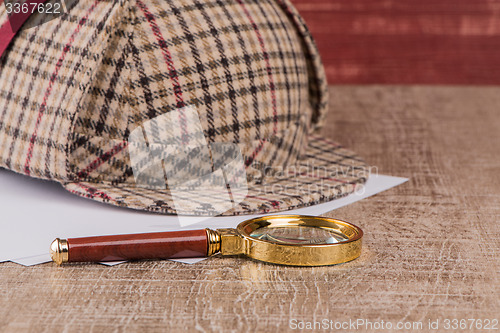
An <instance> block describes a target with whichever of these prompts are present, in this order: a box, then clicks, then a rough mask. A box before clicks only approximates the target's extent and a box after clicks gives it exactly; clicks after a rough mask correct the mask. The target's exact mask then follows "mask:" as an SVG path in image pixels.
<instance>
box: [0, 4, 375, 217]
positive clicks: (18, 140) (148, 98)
mask: <svg viewBox="0 0 500 333" xmlns="http://www.w3.org/2000/svg"><path fill="white" fill-rule="evenodd" d="M7 20H8V17H7V13H6V9H5V7H4V6H1V8H0V24H2V23H3V22H6V21H7ZM36 20H41V18H40V15H38V14H36V15H33V16H32V17H30V18H29V20H28V22H27V23H31V24H30V26H34V27H33V28H30V29H24V30H21V31H20V32H18V33H17V35H16V36H15V38H14V39H13V40H12V42H11V43H10V45H9V46H8V48H7V49H6V51H5V52H4V54H3V55H2V58H1V59H0V167H3V168H7V169H10V170H13V171H15V172H18V173H22V174H25V175H28V176H31V177H36V178H44V179H51V180H55V181H58V182H60V183H62V184H63V186H64V187H65V188H66V189H67V190H68V191H70V192H72V193H74V194H77V195H79V196H82V197H85V198H89V199H93V200H96V201H100V202H104V203H108V204H112V205H116V206H122V207H128V208H133V209H139V210H146V211H152V212H158V213H165V214H176V213H177V214H183V215H204V213H203V209H200V207H202V208H203V207H204V204H205V203H204V197H206V196H207V194H206V192H203V193H197V191H196V189H195V190H193V191H191V192H190V193H189V195H187V196H186V197H185V198H183V199H184V205H182V207H181V208H179V207H176V205H175V202H174V201H175V200H174V198H173V194H172V191H171V190H170V189H169V188H168V186H167V187H166V188H165V187H164V188H148V187H144V186H139V185H138V184H137V174H134V168H133V165H132V161H131V156H130V155H131V150H130V137H131V135H132V134H133V133H134V131H135V130H137V129H138V128H144V126H146V125H145V124H147V123H148V122H149V121H152V120H154V119H157V118H158V117H161V116H163V115H168V114H170V113H171V112H174V111H176V110H179V109H181V110H182V109H185V108H191V109H192V110H196V112H197V113H198V115H199V124H201V130H202V132H203V134H204V137H205V139H206V142H207V143H208V144H216V143H232V144H235V145H237V146H238V147H239V149H240V154H241V158H242V160H243V161H244V168H245V172H246V179H247V181H248V187H247V188H246V190H245V196H244V197H243V198H241V200H238V201H237V202H236V203H235V204H234V205H233V207H231V209H228V210H227V211H224V212H222V214H223V215H236V214H259V213H269V212H276V211H285V210H289V209H294V208H300V207H304V206H308V205H312V204H317V203H321V202H326V201H330V200H333V199H336V198H339V197H342V196H345V195H347V194H349V193H351V192H353V191H354V190H355V189H356V187H357V186H358V185H360V184H363V183H364V182H365V180H366V177H367V166H366V164H365V162H363V160H362V159H360V158H359V157H358V156H356V154H354V153H353V152H351V151H349V150H346V149H344V148H342V147H341V146H340V145H339V144H337V143H334V142H331V141H328V140H325V139H323V138H321V137H319V136H315V135H314V134H313V133H314V131H316V130H318V129H319V128H320V126H321V124H322V121H323V119H324V115H325V112H326V110H327V103H328V96H327V83H326V79H325V74H324V69H323V66H322V64H321V60H320V57H319V55H318V51H317V49H316V46H315V44H314V41H313V39H312V37H311V35H310V33H309V31H308V29H307V27H306V26H305V24H304V22H303V20H302V18H301V17H300V16H299V14H298V13H297V11H296V9H295V8H294V7H293V6H292V5H291V3H290V2H289V1H288V0H120V1H117V0H108V1H105V0H90V1H83V0H81V1H67V13H65V14H63V15H61V16H60V17H58V18H56V19H53V20H50V21H47V22H46V23H44V24H39V25H36V24H33V22H32V21H36ZM35 23H36V22H35ZM181 127H182V126H181ZM183 130H185V129H182V128H179V129H178V132H179V133H177V134H179V136H182V135H184V134H182V133H183ZM174 132H175V131H174ZM176 156H177V162H176V168H175V169H176V170H177V171H179V172H181V171H182V170H184V169H186V168H188V167H189V165H190V156H189V154H187V155H186V156H184V157H183V158H181V157H178V155H176ZM167 178H168V177H167ZM167 181H168V179H167ZM210 196H211V197H212V198H217V197H218V193H217V192H215V191H214V193H213V194H212V195H210Z"/></svg>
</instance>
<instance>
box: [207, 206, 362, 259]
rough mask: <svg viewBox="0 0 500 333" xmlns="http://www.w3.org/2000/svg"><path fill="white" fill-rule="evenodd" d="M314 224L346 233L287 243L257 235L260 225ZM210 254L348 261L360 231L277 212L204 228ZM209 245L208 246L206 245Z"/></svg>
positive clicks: (358, 248)
mask: <svg viewBox="0 0 500 333" xmlns="http://www.w3.org/2000/svg"><path fill="white" fill-rule="evenodd" d="M263 227H267V228H277V227H316V228H321V229H326V230H328V231H330V232H333V233H336V234H338V235H342V236H345V237H347V240H345V241H340V242H338V243H334V244H288V243H275V242H270V241H267V240H262V239H257V238H254V237H252V236H250V235H251V233H252V232H254V231H255V230H258V229H260V228H263ZM207 233H208V234H209V239H210V238H211V239H212V241H210V240H209V249H210V252H211V253H210V254H213V253H215V252H219V251H220V253H221V254H222V255H246V256H248V257H250V258H252V259H256V260H259V261H265V262H270V263H274V264H281V265H291V266H326V265H335V264H340V263H344V262H347V261H351V260H354V259H356V258H357V257H359V256H360V255H361V240H362V238H363V231H362V230H361V229H360V228H358V227H357V226H355V225H353V224H351V223H348V222H345V221H340V220H336V219H332V218H328V217H317V216H303V215H280V216H265V217H259V218H256V219H252V220H248V221H245V222H242V223H241V224H240V225H238V227H237V228H236V229H218V230H217V231H216V232H214V231H213V230H207ZM210 247H211V248H210Z"/></svg>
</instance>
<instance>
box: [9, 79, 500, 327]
mask: <svg viewBox="0 0 500 333" xmlns="http://www.w3.org/2000/svg"><path fill="white" fill-rule="evenodd" d="M499 108H500V88H497V87H482V88H467V87H422V86H406V87H401V86H370V87H355V86H344V87H333V88H332V89H331V109H332V112H331V113H330V114H329V116H328V119H327V121H326V124H327V125H326V127H325V128H324V132H323V133H324V135H325V136H327V137H329V138H332V139H335V140H338V141H340V142H342V143H343V144H345V145H347V146H348V147H349V148H352V149H353V150H355V151H356V152H358V153H359V154H360V155H361V156H364V157H365V158H366V160H367V161H368V162H369V163H370V164H371V165H375V166H377V167H378V170H379V172H380V173H383V174H390V175H395V176H403V177H409V178H410V182H408V183H406V184H404V185H402V186H399V187H396V188H394V189H391V190H389V191H387V192H384V193H381V194H378V195H377V196H374V197H372V198H368V199H366V200H363V201H360V202H358V203H356V204H353V205H350V206H347V207H344V208H342V209H339V210H336V211H334V212H332V213H329V214H328V215H329V216H332V217H336V218H339V219H343V220H346V221H350V222H353V223H355V224H357V225H359V226H360V227H362V228H363V230H364V232H365V237H364V241H363V246H364V250H363V254H362V255H361V257H360V258H359V259H357V260H354V261H352V262H350V263H346V264H342V265H337V266H330V267H316V268H303V267H285V266H277V265H270V264H264V263H259V262H255V261H251V260H247V259H244V258H220V257H215V258H211V259H209V260H207V261H204V262H201V263H199V264H196V265H192V266H191V265H185V264H180V263H174V262H169V261H157V260H153V261H140V262H134V263H127V264H123V265H119V266H115V267H104V266H101V265H98V264H68V265H66V266H64V267H57V266H56V265H55V264H44V265H39V266H34V267H28V268H26V267H22V266H19V265H16V264H12V263H3V264H0V281H1V287H0V331H1V332H5V333H10V332H15V333H19V332H148V333H149V332H194V331H200V332H280V333H281V332H287V331H289V332H297V331H299V330H293V329H292V328H293V327H292V326H290V324H291V321H293V320H297V321H308V322H313V321H314V320H317V321H320V320H323V319H326V320H332V321H334V322H337V321H340V322H344V321H349V320H350V319H351V320H356V319H367V320H370V321H371V322H375V321H378V322H380V321H381V320H384V322H391V323H394V325H395V324H396V323H398V322H404V321H410V322H422V323H423V325H428V321H429V320H431V321H435V320H438V319H439V320H440V323H441V326H440V329H439V330H433V332H445V331H447V330H445V329H444V328H443V326H442V325H443V320H444V319H445V318H448V319H459V320H460V319H466V320H467V319H469V318H471V319H472V318H475V319H482V320H483V323H484V319H494V318H497V319H500V318H499V316H498V315H499V313H500V303H499V298H498V295H499V294H500V281H499V274H498V267H499V263H500V262H499V258H500V255H499V254H500V253H499V249H500V224H499V223H498V221H499V213H500V210H499V207H500V194H499V190H498V189H499V188H500V178H499V177H498V174H499V172H500V156H499V155H498V148H499V146H500V132H499V131H498V128H499V126H500V117H498V110H499ZM68 195H71V194H68ZM82 200H83V199H82ZM0 207H1V204H0ZM68 223H70V222H68ZM27 241H29V239H26V240H25V239H22V240H20V245H22V243H23V242H27ZM47 246H48V244H47ZM292 323H293V322H292ZM325 331H332V332H333V331H339V332H351V331H360V332H364V331H369V332H373V331H375V330H374V329H371V330H370V329H368V330H365V329H362V327H361V328H360V329H356V330H355V329H348V330H341V329H339V330H337V329H331V330H325ZM376 331H387V332H390V331H396V330H395V329H393V330H376ZM399 331H402V332H403V331H422V332H429V331H431V330H429V329H428V328H427V327H426V326H423V329H422V330H418V329H415V330H399ZM449 331H450V332H451V331H455V330H449ZM464 331H468V330H464ZM470 331H471V332H473V331H477V332H479V331H481V332H484V330H478V329H471V330H470Z"/></svg>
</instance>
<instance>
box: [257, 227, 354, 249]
mask: <svg viewBox="0 0 500 333" xmlns="http://www.w3.org/2000/svg"><path fill="white" fill-rule="evenodd" d="M250 237H252V238H257V239H261V240H266V241H270V242H274V243H285V244H304V245H305V244H318V245H321V244H335V243H338V242H342V241H346V240H348V239H349V238H348V237H347V236H345V235H342V234H338V233H335V232H333V231H329V230H327V229H322V228H317V227H304V226H293V227H292V226H290V227H276V228H265V227H264V228H260V229H257V230H255V231H254V232H252V233H251V234H250Z"/></svg>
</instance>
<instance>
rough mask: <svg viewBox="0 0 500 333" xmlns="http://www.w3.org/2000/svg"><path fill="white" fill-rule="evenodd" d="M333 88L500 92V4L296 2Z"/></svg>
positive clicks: (460, 0) (462, 0) (490, 0)
mask: <svg viewBox="0 0 500 333" xmlns="http://www.w3.org/2000/svg"><path fill="white" fill-rule="evenodd" d="M292 1H293V3H294V4H295V5H296V7H297V8H298V10H299V11H300V13H301V14H302V15H303V16H304V18H305V20H306V22H307V23H308V25H309V28H310V30H311V32H312V34H313V35H314V37H315V39H316V42H317V44H318V47H319V49H320V51H321V55H322V58H323V61H324V63H325V66H326V71H327V75H328V79H329V82H330V83H331V84H366V83H390V84H403V83H406V84H436V83H438V84H439V83H440V84H466V85H470V84H500V57H498V54H499V52H500V1H498V0H473V1H471V0H419V1H415V0H351V1H345V0H292Z"/></svg>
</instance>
